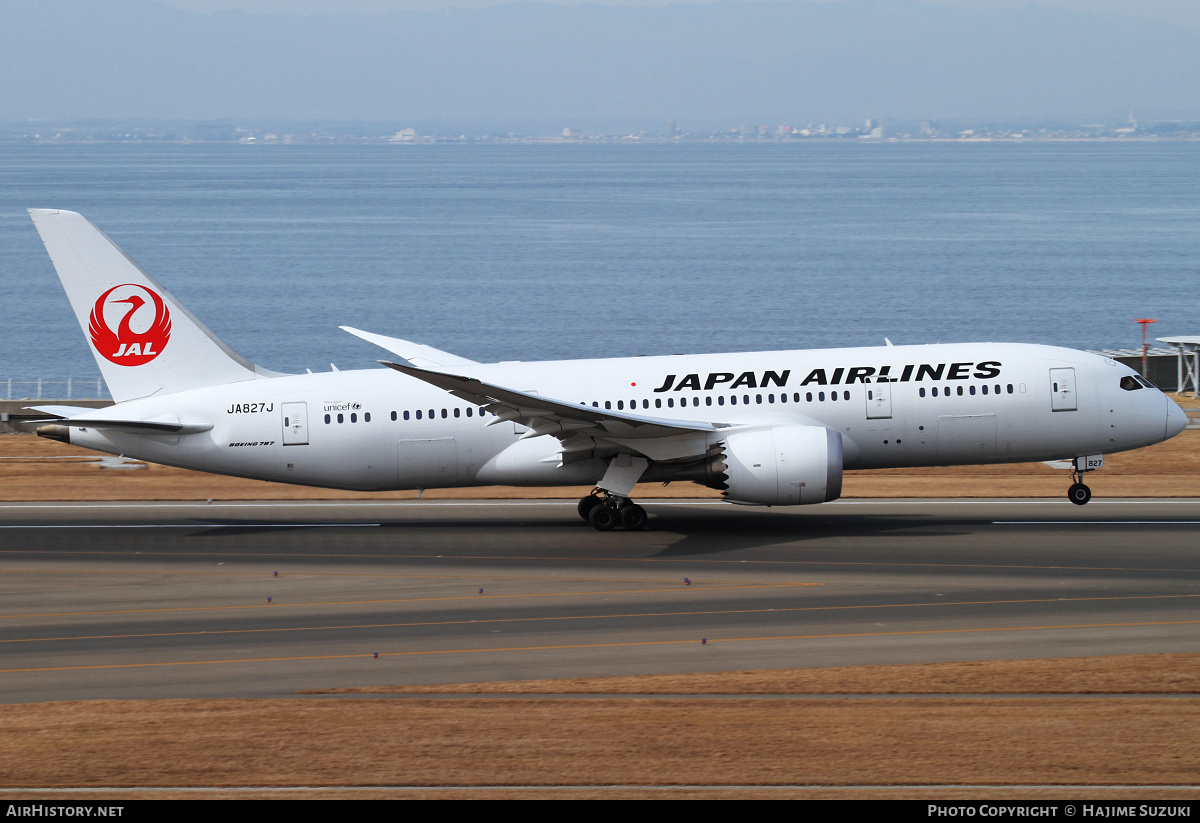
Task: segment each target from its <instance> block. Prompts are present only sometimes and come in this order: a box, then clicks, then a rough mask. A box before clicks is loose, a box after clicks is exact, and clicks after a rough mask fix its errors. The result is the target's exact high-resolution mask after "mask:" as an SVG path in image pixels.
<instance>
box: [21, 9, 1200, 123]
mask: <svg viewBox="0 0 1200 823" xmlns="http://www.w3.org/2000/svg"><path fill="white" fill-rule="evenodd" d="M0 77H2V78H3V81H2V82H0V120H5V121H13V120H24V119H33V118H128V117H140V118H164V119H168V118H173V119H212V118H231V117H234V118H236V117H242V118H287V119H290V120H321V119H329V120H370V121H395V122H404V123H408V124H411V125H420V124H422V123H441V124H455V123H461V124H463V125H464V126H465V125H467V124H486V123H493V124H498V125H504V124H520V123H539V124H546V123H556V122H557V123H561V124H562V125H564V126H584V127H589V126H590V127H602V126H610V127H616V128H621V127H627V126H629V125H631V124H637V123H659V122H661V121H662V120H663V119H665V118H673V119H676V120H678V121H679V122H680V124H681V126H684V127H711V126H719V125H722V124H725V125H728V124H730V123H737V122H772V123H779V122H792V123H809V122H830V121H839V120H840V121H843V122H844V121H854V120H858V119H860V118H863V117H876V118H902V119H907V120H914V119H922V118H950V117H958V118H963V117H988V118H1006V117H1011V118H1018V117H1039V116H1055V115H1067V114H1071V113H1084V112H1110V111H1121V110H1125V109H1133V110H1143V111H1144V110H1147V109H1160V110H1161V109H1166V110H1183V111H1188V110H1190V111H1196V110H1198V109H1200V29H1197V28H1190V27H1186V26H1172V25H1169V24H1166V23H1159V22H1154V21H1147V20H1138V19H1133V18H1125V17H1117V16H1113V15H1099V14H1095V15H1091V14H1077V13H1074V12H1070V11H1066V10H1063V9H1060V8H1053V7H1048V6H1042V5H1038V4H1036V3H1030V4H1029V5H1027V6H1025V7H1023V8H1018V9H964V8H950V7H945V6H936V5H926V4H922V3H917V2H913V0H845V2H841V3H810V2H805V0H792V1H791V2H730V1H729V0H725V1H724V2H717V3H714V4H712V5H683V4H679V5H670V6H663V7H657V8H648V7H642V8H630V7H614V6H599V5H578V6H560V5H547V4H540V3H526V2H520V3H512V4H507V5H501V6H495V7H492V8H482V9H445V10H439V11H401V12H391V13H387V14H382V15H363V14H357V13H343V14H336V15H329V16H300V15H253V14H246V13H243V12H236V11H230V12H218V13H213V14H195V13H191V12H187V11H181V10H178V9H172V8H168V7H165V6H162V5H159V4H157V3H154V2H150V0H56V2H53V3H50V2H28V1H26V0H7V2H2V3H0Z"/></svg>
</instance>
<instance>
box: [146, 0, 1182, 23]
mask: <svg viewBox="0 0 1200 823" xmlns="http://www.w3.org/2000/svg"><path fill="white" fill-rule="evenodd" d="M506 1H507V0H159V2H161V3H162V4H163V5H166V6H173V7H175V8H179V9H187V10H188V11H196V12H212V11H223V10H228V9H238V10H241V11H247V12H254V13H257V14H282V13H292V14H295V13H301V14H335V13H337V12H341V11H358V12H363V13H366V14H378V13H381V12H387V11H397V10H406V9H440V8H449V7H457V8H476V7H481V6H496V5H500V4H501V3H503V2H506ZM678 1H679V0H539V2H552V3H559V4H562V5H575V4H577V3H581V2H597V3H600V4H602V5H607V6H665V5H668V4H670V3H671V2H678ZM837 1H838V0H792V2H837ZM921 1H922V2H926V3H934V4H936V5H941V6H959V7H963V8H1013V7H1017V6H1024V5H1026V4H1027V3H1028V2H1029V0H921ZM1037 1H1038V2H1039V3H1042V4H1043V5H1047V6H1059V7H1061V8H1065V9H1070V10H1072V11H1076V12H1083V13H1091V14H1097V13H1105V14H1121V15H1125V16H1128V17H1140V18H1143V19H1146V20H1162V21H1164V22H1167V23H1174V24H1176V25H1184V26H1196V27H1200V2H1198V0H1037Z"/></svg>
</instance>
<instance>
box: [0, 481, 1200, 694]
mask: <svg viewBox="0 0 1200 823" xmlns="http://www.w3.org/2000/svg"><path fill="white" fill-rule="evenodd" d="M642 502H643V503H644V505H645V507H646V509H647V511H648V512H649V514H650V517H651V520H650V527H649V529H648V530H647V531H644V532H636V533H633V532H624V531H619V530H618V531H613V532H607V533H600V532H596V531H594V530H592V529H591V528H590V527H589V526H588V525H587V524H586V523H584V522H583V521H582V520H580V519H579V518H578V517H577V515H576V514H575V506H574V502H573V501H569V502H568V501H564V502H554V501H479V502H473V501H436V502H425V501H419V500H417V501H387V502H380V503H372V502H359V503H344V502H338V503H310V502H287V503H250V502H247V503H216V504H203V503H200V504H172V503H127V504H122V503H94V504H85V503H61V504H53V503H30V504H0V702H8V703H16V702H31V701H44V700H77V699H95V698H118V699H128V698H171V697H239V696H241V697H277V696H286V695H289V694H292V693H294V692H296V691H298V690H303V689H321V688H334V687H344V686H367V685H385V684H415V683H456V682H473V681H483V680H501V679H504V680H508V679H531V678H546V677H587V676H598V675H615V674H650V673H670V672H688V671H728V670H738V669H765V668H788V667H811V666H834V665H856V664H880V663H908V662H935V661H950V660H983V659H996V658H1025V657H1058V656H1082V655H1105V654H1129V653H1147V652H1181V651H1195V650H1196V649H1197V648H1198V647H1200V539H1198V538H1200V500H1194V499H1167V500H1094V501H1093V502H1092V503H1090V504H1089V505H1087V506H1084V507H1076V506H1072V505H1071V504H1070V503H1067V502H1066V501H1065V500H1064V501H1061V502H1060V501H1048V500H995V501H979V500H972V501H967V500H943V501H935V500H904V501H865V500H864V501H856V500H849V501H840V502H837V503H831V504H824V505H822V506H816V507H804V508H796V509H745V508H738V507H733V506H728V505H724V504H719V503H714V502H711V501H692V502H689V501H678V500H672V501H661V502H657V501H642Z"/></svg>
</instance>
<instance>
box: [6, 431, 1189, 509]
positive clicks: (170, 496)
mask: <svg viewBox="0 0 1200 823" xmlns="http://www.w3.org/2000/svg"><path fill="white" fill-rule="evenodd" d="M50 456H55V457H70V458H73V459H54V460H47V459H44V458H46V457H50ZM98 457H100V455H98V454H96V453H94V452H87V451H84V450H83V449H80V448H79V447H77V446H69V445H66V444H62V443H57V442H54V441H51V440H45V439H42V438H39V437H36V436H34V435H27V434H14V435H5V436H0V477H3V483H0V500H5V501H37V500H205V499H212V500H362V499H371V500H409V499H412V498H415V497H416V496H417V493H416V492H374V493H365V492H343V491H335V490H330V489H316V488H309V487H305V486H289V485H285V484H282V483H268V482H265V481H261V480H245V479H242V478H237V477H220V476H218V475H212V474H202V473H200V472H193V471H188V470H186V469H174V468H170V467H168V466H157V465H150V466H148V468H146V469H144V470H121V471H112V470H105V469H101V468H100V467H99V464H98V463H96V462H95V461H96V459H97V458H98ZM12 458H17V459H12ZM1069 484H1070V479H1069V473H1068V472H1066V471H1063V470H1057V469H1052V468H1050V467H1049V466H1046V465H1044V464H1042V463H1016V464H1009V465H999V466H956V467H952V468H922V469H880V470H873V471H851V472H847V473H846V478H845V484H844V488H843V494H842V496H843V497H847V498H872V497H877V498H891V497H1055V498H1057V497H1063V496H1064V495H1065V494H1066V489H1067V486H1068V485H1069ZM1088 484H1089V485H1090V486H1091V487H1092V491H1093V492H1094V494H1095V495H1096V497H1097V498H1105V497H1200V430H1198V429H1191V430H1188V431H1185V432H1183V433H1182V434H1180V435H1179V436H1178V437H1175V438H1173V439H1172V440H1168V441H1167V442H1166V443H1160V444H1158V445H1156V446H1151V447H1149V448H1145V449H1139V450H1137V451H1132V452H1122V453H1119V454H1114V455H1110V456H1108V457H1106V458H1105V467H1104V469H1102V470H1101V471H1098V472H1094V473H1092V474H1091V475H1090V476H1089V477H1088ZM587 492H588V489H587V488H586V487H552V488H534V489H528V488H514V487H508V486H485V487H478V488H465V489H433V490H430V491H428V492H426V493H425V495H424V499H427V500H443V499H508V498H522V499H563V498H566V499H574V498H578V497H580V496H582V495H584V494H586V493H587ZM633 496H634V497H636V498H641V499H652V498H710V497H711V498H719V497H720V493H719V492H717V491H714V490H712V489H707V488H704V487H702V486H697V485H696V484H694V483H672V484H671V485H669V486H665V487H664V486H662V485H659V484H651V483H644V484H640V485H639V486H638V487H637V488H636V489H635V490H634V492H633Z"/></svg>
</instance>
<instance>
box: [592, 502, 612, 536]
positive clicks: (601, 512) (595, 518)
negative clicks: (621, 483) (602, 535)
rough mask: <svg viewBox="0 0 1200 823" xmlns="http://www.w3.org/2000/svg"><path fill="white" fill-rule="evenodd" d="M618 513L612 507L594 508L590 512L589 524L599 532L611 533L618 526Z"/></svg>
mask: <svg viewBox="0 0 1200 823" xmlns="http://www.w3.org/2000/svg"><path fill="white" fill-rule="evenodd" d="M617 520H618V518H617V513H616V511H614V510H613V508H612V507H611V506H593V507H592V510H591V511H590V512H588V522H589V523H591V524H592V528H593V529H595V530H596V531H598V532H610V531H612V530H613V528H614V527H615V526H616V525H617Z"/></svg>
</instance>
